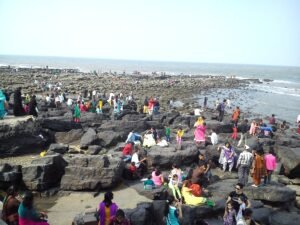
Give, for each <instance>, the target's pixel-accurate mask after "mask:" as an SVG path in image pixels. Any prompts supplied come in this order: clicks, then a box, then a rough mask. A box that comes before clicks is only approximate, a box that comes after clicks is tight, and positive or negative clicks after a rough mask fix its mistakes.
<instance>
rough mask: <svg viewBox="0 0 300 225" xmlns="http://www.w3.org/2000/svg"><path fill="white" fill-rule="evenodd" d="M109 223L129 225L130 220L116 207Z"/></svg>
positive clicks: (110, 224) (111, 224) (112, 224)
mask: <svg viewBox="0 0 300 225" xmlns="http://www.w3.org/2000/svg"><path fill="white" fill-rule="evenodd" d="M109 225H130V222H129V220H128V219H126V218H125V213H124V211H123V210H122V209H118V210H117V212H116V215H115V216H112V217H111V218H110V221H109Z"/></svg>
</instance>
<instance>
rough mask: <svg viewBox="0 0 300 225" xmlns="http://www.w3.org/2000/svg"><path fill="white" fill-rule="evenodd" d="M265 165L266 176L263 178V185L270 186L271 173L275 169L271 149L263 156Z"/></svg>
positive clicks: (272, 150)
mask: <svg viewBox="0 0 300 225" xmlns="http://www.w3.org/2000/svg"><path fill="white" fill-rule="evenodd" d="M264 159H265V163H266V170H267V175H266V176H265V177H264V185H267V184H270V182H271V176H272V173H273V171H274V170H275V169H276V157H275V154H274V149H273V147H270V149H269V152H268V153H267V154H265V156H264Z"/></svg>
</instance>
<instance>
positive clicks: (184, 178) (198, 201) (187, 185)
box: [144, 154, 213, 206]
mask: <svg viewBox="0 0 300 225" xmlns="http://www.w3.org/2000/svg"><path fill="white" fill-rule="evenodd" d="M210 178H211V172H210V164H209V163H208V162H207V161H206V160H205V157H204V155H203V154H200V155H199V163H198V165H196V166H195V167H192V168H190V170H189V171H188V172H187V173H184V172H183V171H182V170H181V169H180V167H179V166H178V165H177V164H173V166H172V170H171V171H170V174H169V175H168V177H164V175H163V174H162V172H161V171H160V170H159V169H158V168H154V170H153V171H152V173H151V174H150V175H149V176H148V178H147V179H145V181H144V189H145V190H152V189H161V188H162V189H166V190H168V192H169V194H170V195H172V196H173V197H174V199H175V200H176V201H180V202H185V203H186V204H188V205H193V206H196V205H202V204H208V205H212V204H213V202H212V201H210V200H208V199H207V198H206V197H204V195H205V191H206V190H205V188H204V187H206V186H207V185H208V183H209V179H210Z"/></svg>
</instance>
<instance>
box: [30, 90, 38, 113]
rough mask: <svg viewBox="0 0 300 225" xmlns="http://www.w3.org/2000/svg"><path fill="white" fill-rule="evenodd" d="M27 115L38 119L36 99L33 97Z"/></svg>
mask: <svg viewBox="0 0 300 225" xmlns="http://www.w3.org/2000/svg"><path fill="white" fill-rule="evenodd" d="M29 115H32V116H34V117H38V111H37V102H36V97H35V95H33V96H32V97H31V99H30V102H29Z"/></svg>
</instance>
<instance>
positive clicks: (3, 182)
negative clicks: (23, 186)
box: [0, 163, 22, 189]
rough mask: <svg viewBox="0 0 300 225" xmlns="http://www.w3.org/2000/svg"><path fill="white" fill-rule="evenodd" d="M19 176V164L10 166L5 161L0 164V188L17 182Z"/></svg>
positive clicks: (20, 173) (20, 174)
mask: <svg viewBox="0 0 300 225" xmlns="http://www.w3.org/2000/svg"><path fill="white" fill-rule="evenodd" d="M21 178H22V171H21V166H12V165H10V164H7V163H4V164H2V165H0V188H3V189H6V188H7V187H9V186H10V185H12V184H19V183H20V181H21Z"/></svg>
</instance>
